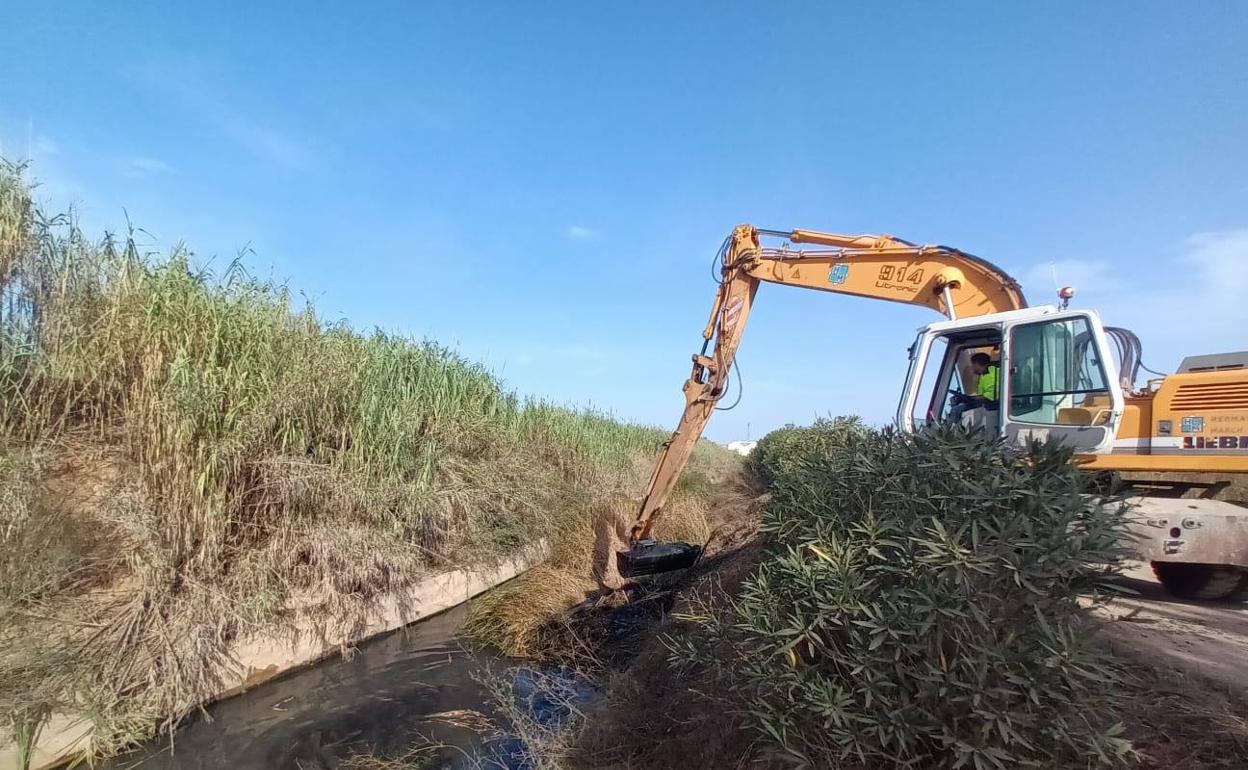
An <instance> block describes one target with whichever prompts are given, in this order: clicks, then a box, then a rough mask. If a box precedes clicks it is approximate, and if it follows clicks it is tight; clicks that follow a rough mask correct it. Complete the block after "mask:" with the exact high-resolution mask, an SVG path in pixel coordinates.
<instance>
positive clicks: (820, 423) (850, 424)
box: [747, 416, 866, 485]
mask: <svg viewBox="0 0 1248 770" xmlns="http://www.w3.org/2000/svg"><path fill="white" fill-rule="evenodd" d="M865 431H866V426H864V425H863V424H862V420H861V419H860V418H858V417H855V416H849V417H845V416H842V417H836V418H833V419H831V420H829V419H824V418H822V417H821V418H819V419H818V420H815V424H814V425H811V426H810V427H802V428H799V427H795V426H793V425H786V426H784V427H783V428H779V429H777V430H773V431H772V432H771V433H768V434H767V435H766V436H763V437H762V438H761V439H759V441H758V446H756V447H754V451H752V452H750V454H749V456H748V458H747V465H748V467H749V469H750V470H751V471H752V472H753V473H754V474H755V476H757V478H758V479H759V480H760V481H762V482H763V483H764V484H767V485H772V484H775V483H776V482H777V481H779V480H781V479H784V478H786V477H789V476H791V475H792V473H793V463H794V462H796V461H797V460H798V459H799V458H801V457H803V456H805V455H808V454H811V453H816V454H819V455H823V454H827V453H829V452H833V451H835V450H837V449H839V448H840V447H843V446H844V445H845V443H846V442H847V441H849V440H850V439H852V438H854V437H857V436H861V435H862V434H863V433H864V432H865Z"/></svg>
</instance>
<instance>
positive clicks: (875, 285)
mask: <svg viewBox="0 0 1248 770" xmlns="http://www.w3.org/2000/svg"><path fill="white" fill-rule="evenodd" d="M766 237H771V238H783V239H785V241H786V243H785V244H784V245H781V246H778V247H764V246H763V245H762V243H761V240H760V239H761V238H766ZM793 244H811V245H813V246H817V247H820V248H815V249H796V248H794V247H793ZM764 281H766V282H768V283H780V284H789V285H791V286H799V287H802V288H807V289H819V290H821V291H829V292H834V293H838V294H851V295H855V296H859V297H869V298H872V299H882V300H888V301H892V302H902V303H906V304H911V305H924V306H927V307H930V308H932V309H933V310H935V311H937V312H939V313H942V314H944V315H946V316H948V317H950V318H965V317H971V316H978V315H985V314H987V313H996V312H1001V311H1005V310H1016V309H1019V308H1023V307H1026V306H1027V303H1026V300H1025V299H1024V297H1023V294H1022V290H1021V289H1020V288H1019V285H1018V283H1017V282H1016V281H1014V279H1012V278H1011V277H1010V276H1009V275H1007V274H1006V273H1005V272H1004V271H1002V270H1000V269H999V268H997V267H995V266H994V265H992V264H991V263H989V262H986V261H985V260H982V259H980V258H978V257H975V256H972V255H970V254H966V253H964V252H961V251H958V250H956V249H950V248H948V247H945V246H916V245H914V244H912V243H908V242H906V241H902V240H900V239H897V238H892V237H890V236H886V235H884V236H876V235H857V236H854V235H836V234H833V233H820V232H815V231H812V230H793V231H789V232H784V231H775V230H760V229H758V228H755V227H752V226H750V225H740V226H738V227H737V228H736V229H734V230H733V232H732V235H731V236H729V237H728V239H727V240H726V241H725V244H724V248H723V249H722V250H721V252H720V281H719V288H718V289H717V290H716V292H715V301H714V303H713V304H712V305H711V315H710V319H709V320H708V321H707V324H706V328H705V329H704V330H703V332H702V338H703V340H704V343H703V345H702V351H701V352H700V353H698V354H696V355H694V356H693V371H692V372H691V373H690V375H689V379H688V380H686V381H685V385H684V394H685V410H684V413H683V414H682V415H681V418H680V424H679V425H678V426H677V427H676V431H675V432H674V433H673V434H672V437H671V439H669V440H668V442H667V444H666V446H665V447H664V449H663V454H662V456H661V457H660V458H659V462H658V464H657V465H656V466H655V469H654V473H653V474H652V475H651V477H650V483H649V486H648V487H647V490H646V495H645V498H644V499H643V500H642V503H641V509H640V510H639V511H638V514H637V519H636V521H635V522H634V524H633V526H632V529H631V530H630V532H629V540H630V546H631V547H633V548H636V547H637V546H638V544H639V543H641V542H642V541H645V540H648V538H649V536H650V530H651V528H652V527H653V526H654V523H655V521H656V520H657V518H658V517H659V516H660V515H661V514H662V512H663V506H664V505H666V503H667V500H668V497H669V496H670V495H671V493H672V489H673V488H675V486H676V481H677V480H678V479H679V478H680V473H681V471H683V470H684V468H685V465H686V464H687V463H688V462H689V456H690V455H691V454H692V453H693V448H694V446H695V445H696V444H697V442H698V438H699V437H701V435H702V430H703V429H704V428H705V427H706V423H707V422H708V421H709V420H710V418H711V415H712V414H713V413H714V411H715V407H716V404H717V403H718V402H719V401H720V399H722V398H723V397H724V395H725V394H726V393H727V391H728V380H729V371H730V369H731V368H732V363H733V360H734V359H735V357H736V353H737V347H738V346H739V345H740V343H741V334H742V332H744V330H745V324H746V320H747V319H748V318H749V315H750V309H751V307H752V306H753V304H754V295H755V293H756V292H757V290H758V285H759V283H760V282H764ZM708 352H709V355H708Z"/></svg>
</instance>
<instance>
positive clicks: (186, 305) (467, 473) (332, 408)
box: [0, 164, 667, 754]
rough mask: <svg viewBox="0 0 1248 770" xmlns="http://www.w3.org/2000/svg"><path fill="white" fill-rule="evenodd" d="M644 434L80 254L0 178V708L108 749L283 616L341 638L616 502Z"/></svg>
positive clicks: (382, 337) (425, 344)
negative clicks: (384, 601)
mask: <svg viewBox="0 0 1248 770" xmlns="http://www.w3.org/2000/svg"><path fill="white" fill-rule="evenodd" d="M412 288H413V293H416V292H418V290H419V287H412ZM666 437H667V434H666V433H665V432H663V431H660V430H657V429H654V428H650V427H645V426H640V425H633V424H627V423H623V422H620V421H618V420H615V419H613V418H612V417H611V416H610V415H608V414H602V413H598V412H594V411H587V410H579V409H572V408H567V407H564V406H559V405H555V404H550V403H547V402H543V401H536V400H525V399H521V398H519V397H518V396H516V395H515V394H514V393H511V392H509V391H507V390H506V389H505V388H504V387H503V386H502V385H501V383H500V381H499V380H498V378H497V377H495V376H494V375H493V374H492V373H491V372H490V371H488V370H487V369H486V368H484V367H482V366H481V365H479V364H476V363H473V362H471V361H468V360H466V359H464V358H463V357H462V356H460V355H458V354H457V353H455V352H454V351H452V350H450V349H447V348H445V347H442V346H440V345H438V344H436V343H434V342H429V341H418V340H412V339H409V338H406V337H402V336H397V335H394V334H388V333H384V332H381V331H376V332H373V333H371V334H363V333H360V332H358V331H356V330H355V329H353V328H351V327H350V326H348V325H346V324H343V323H327V322H325V321H324V320H322V319H321V318H320V317H319V316H318V315H317V314H316V312H315V310H314V309H312V308H311V307H305V306H302V305H297V304H296V303H293V302H292V299H291V294H290V292H289V291H288V290H287V289H286V288H285V287H284V286H280V285H275V284H273V283H270V282H267V281H260V280H256V279H254V278H252V277H251V276H249V275H248V274H247V272H246V271H245V270H244V269H243V268H242V266H241V265H239V264H237V263H235V264H231V265H229V266H228V267H227V268H226V269H225V270H223V271H222V272H221V273H220V274H219V275H214V274H212V273H210V272H209V271H207V270H206V269H203V268H200V267H197V266H196V262H195V260H193V259H192V257H191V255H190V254H189V253H188V252H186V251H185V250H182V249H178V250H175V251H174V252H173V253H171V254H169V255H165V256H156V255H152V254H147V253H144V252H143V251H142V250H141V249H140V248H139V247H138V246H137V244H136V242H135V240H134V239H133V238H131V237H129V236H128V235H126V236H106V237H103V238H101V239H99V240H92V239H90V238H88V237H87V236H86V235H85V234H84V233H82V232H81V231H80V230H79V228H78V227H77V226H76V225H75V224H74V222H73V221H72V219H70V218H67V217H63V216H62V217H49V216H47V215H45V214H44V213H42V212H40V211H39V210H38V209H37V208H36V207H35V206H33V205H32V203H31V196H30V187H29V184H28V182H27V181H26V180H25V179H24V170H23V169H22V168H21V167H18V166H14V165H11V164H4V165H3V166H2V167H0V476H4V479H3V480H4V481H5V484H4V489H3V491H2V492H0V517H2V520H0V581H3V584H2V585H0V626H2V627H3V628H2V629H0V712H2V713H7V714H9V715H10V719H11V721H13V724H14V725H18V726H20V725H21V724H24V722H22V719H24V718H25V717H23V716H22V715H29V714H31V713H44V712H46V711H47V710H49V709H53V710H57V709H59V710H72V711H76V712H83V713H88V714H90V715H92V719H93V720H94V721H95V723H96V724H97V728H98V729H97V745H96V751H97V753H101V754H107V753H110V752H113V751H115V750H117V749H118V748H119V747H121V746H122V745H124V744H125V743H127V742H128V741H131V740H134V739H136V738H139V737H142V736H144V735H146V734H148V733H150V732H151V730H152V729H153V728H154V727H155V725H156V724H157V723H158V722H159V721H160V720H162V719H165V718H166V717H172V718H177V717H179V716H181V715H183V714H185V713H187V712H188V711H189V710H190V709H192V708H193V707H194V705H195V704H196V703H197V702H198V701H199V699H201V698H202V697H203V696H204V695H205V694H207V693H209V692H212V691H213V689H214V688H215V687H216V683H217V677H218V675H219V671H220V663H221V661H220V654H221V652H222V650H223V649H225V648H226V646H227V645H228V643H229V642H230V641H231V640H233V639H235V638H237V637H238V636H240V635H242V634H246V633H249V632H251V631H253V630H255V629H258V628H267V627H274V626H276V625H277V624H280V623H281V622H282V621H283V619H284V618H285V615H284V614H283V610H282V608H283V607H284V606H285V605H286V603H287V601H288V600H289V599H290V598H291V597H293V596H296V595H298V596H300V597H301V599H303V600H304V601H305V603H306V599H307V596H312V597H314V600H313V601H312V603H310V604H308V605H307V606H308V609H307V610H306V611H307V612H309V613H311V614H314V615H315V616H316V617H318V618H324V619H325V620H326V622H330V621H336V620H343V619H345V620H350V619H351V618H356V617H358V616H359V614H360V612H361V608H363V607H365V606H367V604H368V602H369V601H371V600H372V599H373V598H374V597H376V596H377V595H378V594H380V593H381V592H383V591H385V590H386V589H388V588H390V587H392V586H393V585H394V584H396V583H399V582H402V581H404V580H406V579H408V578H410V577H412V576H415V575H418V574H420V573H421V572H424V571H428V570H430V569H434V568H440V567H443V566H445V565H447V564H461V563H465V562H481V561H486V560H489V559H493V558H497V557H499V556H501V555H503V554H505V553H507V552H508V551H511V550H513V549H514V548H516V547H517V546H520V545H523V544H524V543H526V542H530V541H532V540H533V539H534V538H537V537H540V536H543V535H545V534H548V533H550V532H552V531H560V530H561V529H567V528H568V527H569V526H570V525H569V524H568V522H569V521H575V520H576V519H577V517H583V516H585V515H586V512H587V511H589V510H590V509H591V508H592V507H593V505H594V504H595V500H597V499H599V498H601V497H602V496H604V495H609V494H617V493H619V492H621V491H628V492H634V493H635V492H636V491H637V486H638V483H639V478H638V474H637V471H636V468H637V467H638V466H639V465H640V466H643V467H644V465H645V464H646V463H647V462H649V461H650V459H651V458H652V457H653V455H654V454H655V453H656V452H657V450H658V449H659V447H660V445H661V442H662V441H663V440H665V439H666ZM640 480H643V481H644V479H640Z"/></svg>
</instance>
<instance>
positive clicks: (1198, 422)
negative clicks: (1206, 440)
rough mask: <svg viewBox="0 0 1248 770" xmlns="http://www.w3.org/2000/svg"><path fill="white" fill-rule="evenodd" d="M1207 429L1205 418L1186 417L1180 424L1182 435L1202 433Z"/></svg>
mask: <svg viewBox="0 0 1248 770" xmlns="http://www.w3.org/2000/svg"><path fill="white" fill-rule="evenodd" d="M1204 429H1205V418H1204V417H1184V418H1183V421H1182V422H1181V423H1180V424H1179V432H1180V433H1200V432H1201V431H1202V430H1204Z"/></svg>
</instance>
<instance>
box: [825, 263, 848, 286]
mask: <svg viewBox="0 0 1248 770" xmlns="http://www.w3.org/2000/svg"><path fill="white" fill-rule="evenodd" d="M848 277H849V265H847V264H845V263H844V262H837V263H836V264H835V265H833V266H832V270H831V271H829V272H828V283H830V284H833V285H839V284H842V283H845V279H846V278H848Z"/></svg>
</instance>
